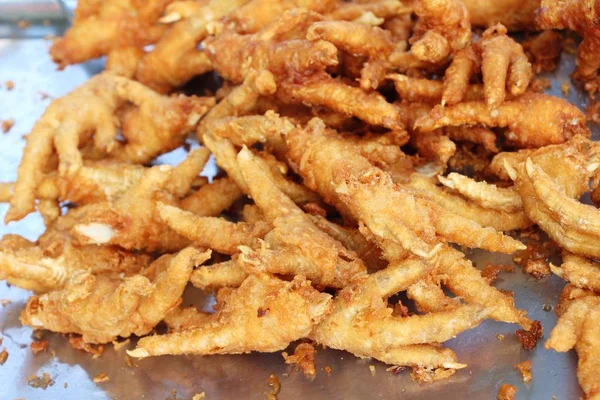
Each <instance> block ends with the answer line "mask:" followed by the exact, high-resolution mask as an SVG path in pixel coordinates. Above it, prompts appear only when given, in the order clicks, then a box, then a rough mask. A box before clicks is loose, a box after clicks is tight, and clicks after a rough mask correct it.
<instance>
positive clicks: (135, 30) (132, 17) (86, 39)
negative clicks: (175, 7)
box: [50, 0, 173, 69]
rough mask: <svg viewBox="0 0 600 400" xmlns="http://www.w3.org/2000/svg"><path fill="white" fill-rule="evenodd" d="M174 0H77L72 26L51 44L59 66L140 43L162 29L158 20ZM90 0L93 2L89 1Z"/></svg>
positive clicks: (148, 39) (156, 37)
mask: <svg viewBox="0 0 600 400" xmlns="http://www.w3.org/2000/svg"><path fill="white" fill-rule="evenodd" d="M171 1H173V0H151V1H141V0H108V1H105V2H102V4H96V3H97V2H95V1H94V0H83V1H81V2H79V4H78V6H77V9H76V11H75V19H74V21H73V26H72V27H71V28H70V29H69V30H67V32H66V33H65V35H64V36H63V37H61V38H58V39H57V40H56V41H55V42H54V43H53V44H52V47H51V48H50V55H51V56H52V59H53V60H54V62H56V63H57V64H58V66H59V68H60V69H63V68H64V67H66V66H67V65H70V64H78V63H81V62H84V61H87V60H90V59H92V58H97V57H100V56H102V55H106V54H109V53H110V52H111V50H113V49H115V48H119V47H122V46H129V45H131V46H136V47H143V46H144V45H147V44H150V43H153V42H154V41H156V40H157V39H158V38H159V37H160V36H161V35H162V33H163V31H164V26H162V25H160V24H158V23H157V20H158V18H159V17H160V15H161V13H162V12H163V10H164V9H165V7H166V6H167V4H169V3H170V2H171ZM88 3H93V4H88Z"/></svg>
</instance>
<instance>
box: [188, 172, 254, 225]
mask: <svg viewBox="0 0 600 400" xmlns="http://www.w3.org/2000/svg"><path fill="white" fill-rule="evenodd" d="M242 196H243V192H242V191H241V190H240V188H239V187H238V186H237V185H236V184H235V182H234V181H233V179H231V178H227V177H225V178H219V179H215V180H213V181H212V182H211V183H209V184H208V185H205V186H202V187H201V188H200V189H198V190H197V191H195V192H194V193H192V194H190V195H189V196H187V197H185V198H183V199H181V202H180V203H179V206H180V207H181V209H183V210H186V211H189V212H191V213H193V214H195V215H197V216H200V217H216V216H218V215H219V214H221V213H222V212H223V211H225V210H227V209H229V208H230V207H231V205H232V204H233V203H235V202H236V201H237V200H238V199H240V198H241V197H242Z"/></svg>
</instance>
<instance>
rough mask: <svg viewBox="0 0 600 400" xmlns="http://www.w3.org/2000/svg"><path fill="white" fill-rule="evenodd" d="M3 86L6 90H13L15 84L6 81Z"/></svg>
mask: <svg viewBox="0 0 600 400" xmlns="http://www.w3.org/2000/svg"><path fill="white" fill-rule="evenodd" d="M4 86H5V87H6V90H9V91H10V90H13V89H14V88H15V83H14V82H13V81H6V82H4Z"/></svg>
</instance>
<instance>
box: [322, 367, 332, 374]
mask: <svg viewBox="0 0 600 400" xmlns="http://www.w3.org/2000/svg"><path fill="white" fill-rule="evenodd" d="M323 369H324V370H325V373H326V374H327V375H329V374H331V367H330V366H329V365H326V366H325V368H323Z"/></svg>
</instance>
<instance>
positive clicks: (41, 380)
mask: <svg viewBox="0 0 600 400" xmlns="http://www.w3.org/2000/svg"><path fill="white" fill-rule="evenodd" d="M27 384H28V385H29V386H31V387H32V388H36V389H37V388H39V389H43V390H46V389H47V388H48V386H52V385H54V380H53V379H52V378H50V375H49V374H48V373H47V372H44V373H42V376H37V375H31V376H30V377H28V378H27Z"/></svg>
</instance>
